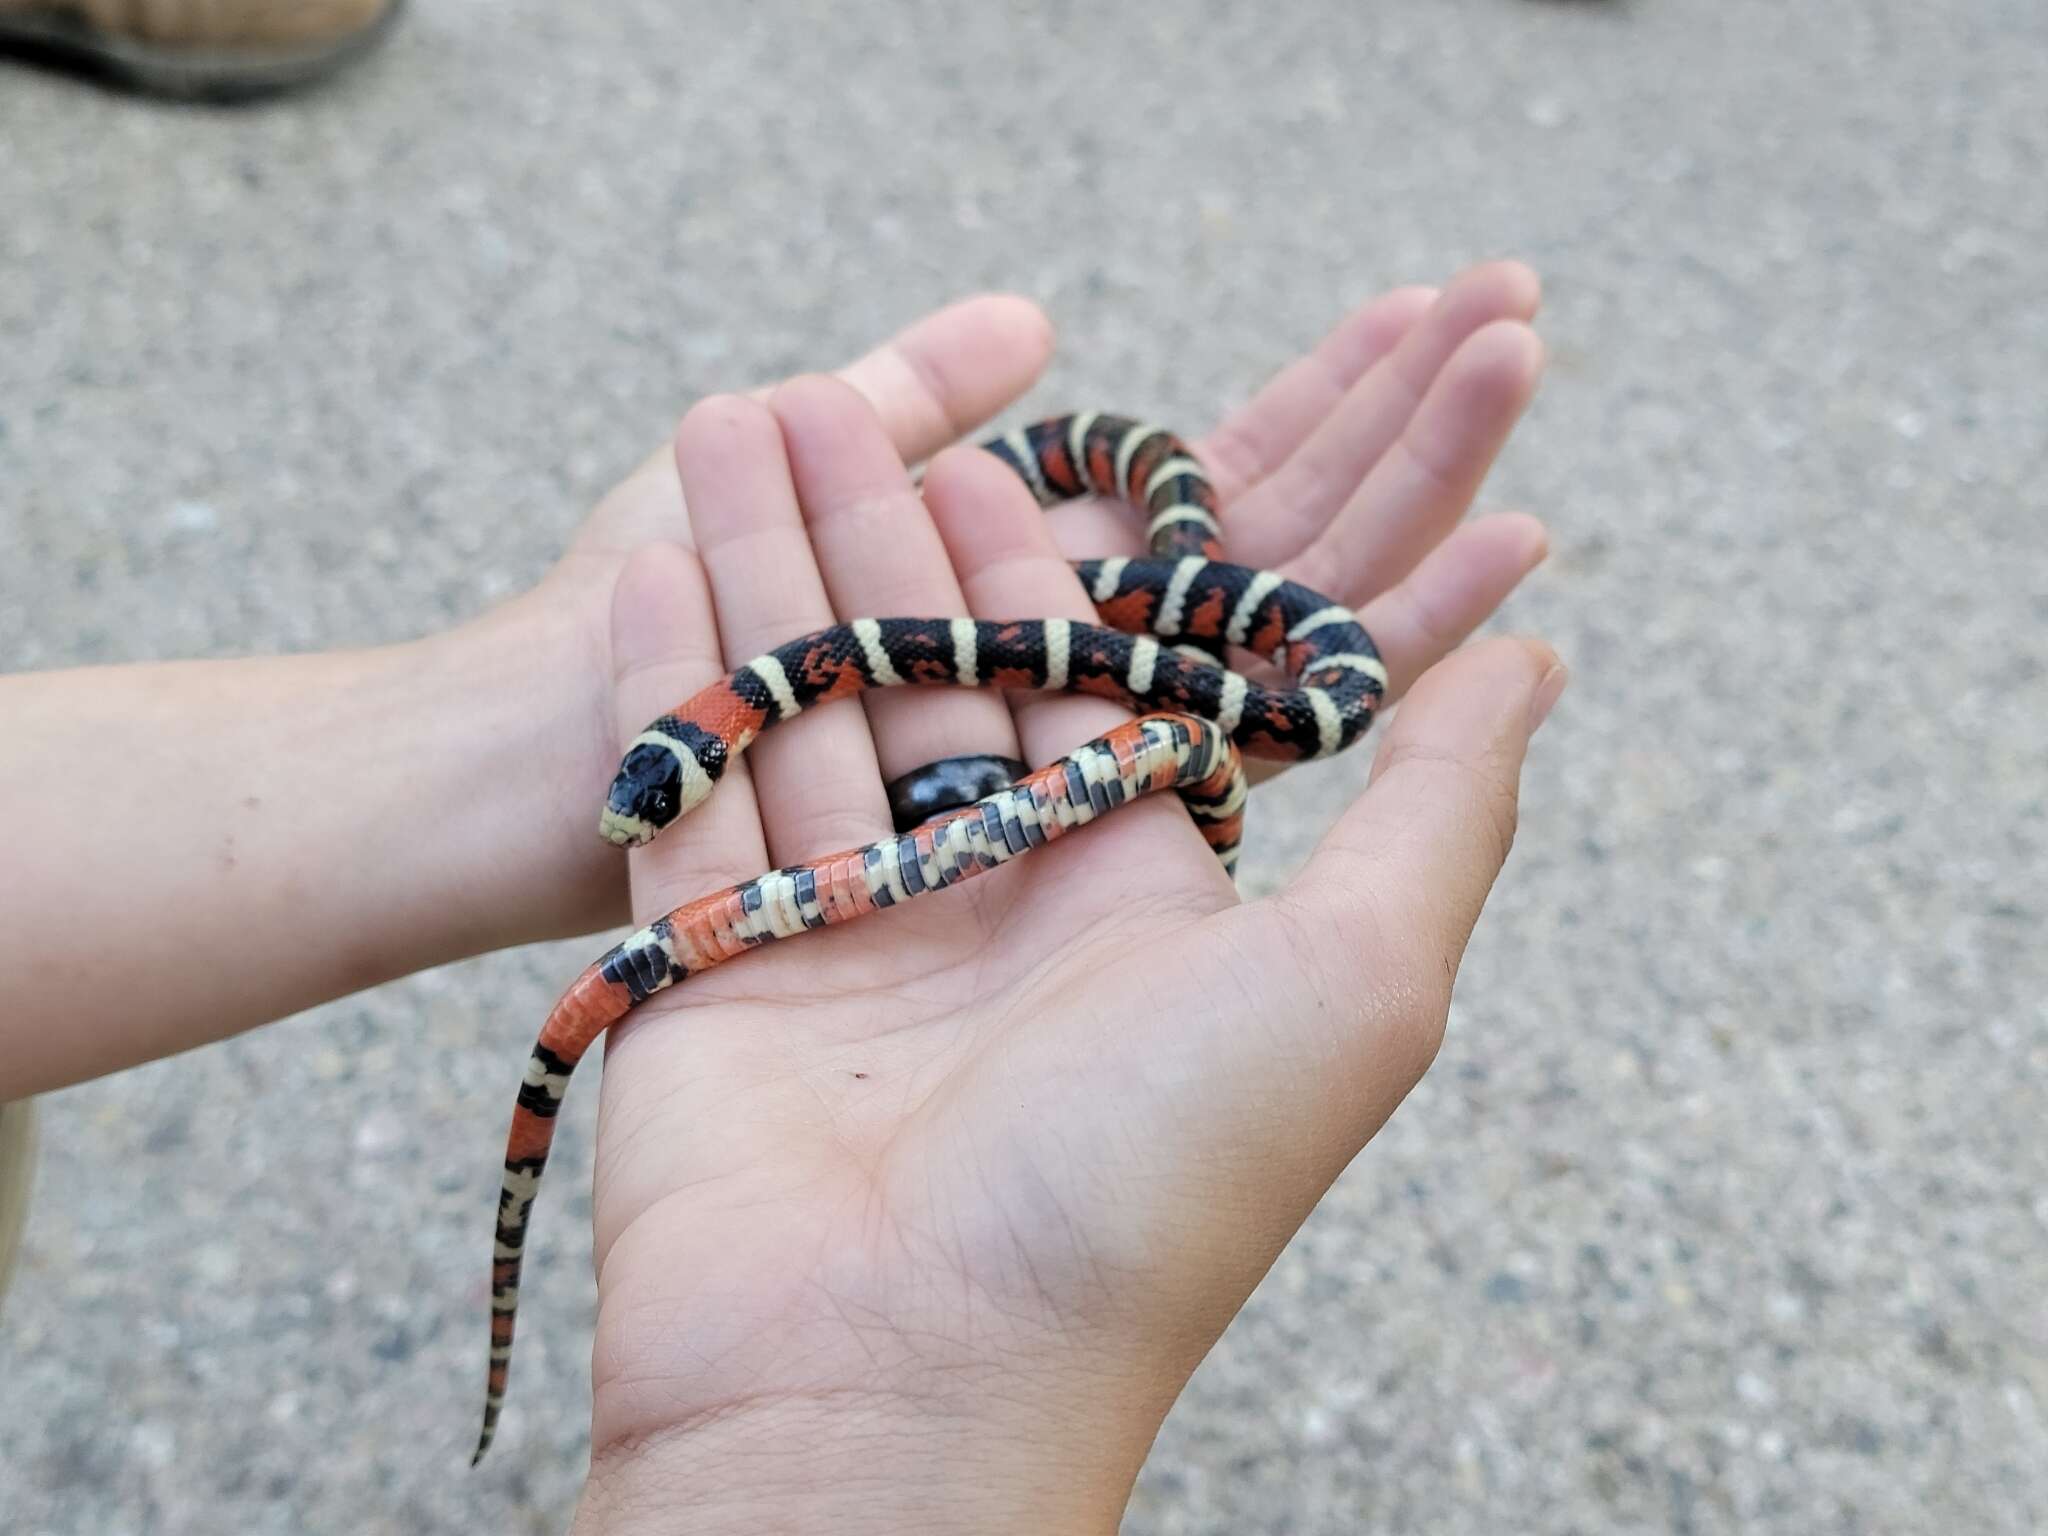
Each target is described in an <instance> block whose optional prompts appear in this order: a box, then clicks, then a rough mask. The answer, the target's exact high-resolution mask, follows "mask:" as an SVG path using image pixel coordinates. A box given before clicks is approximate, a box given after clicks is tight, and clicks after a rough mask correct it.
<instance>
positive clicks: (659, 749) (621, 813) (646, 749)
mask: <svg viewBox="0 0 2048 1536" xmlns="http://www.w3.org/2000/svg"><path fill="white" fill-rule="evenodd" d="M652 736H653V733H652V732H650V733H649V734H648V735H647V736H643V737H641V738H640V739H639V740H638V741H636V742H634V743H633V745H632V746H631V747H630V748H628V749H627V751H626V758H625V761H624V762H622V763H621V764H620V765H619V772H618V776H617V777H616V778H614V779H613V780H612V788H611V793H610V794H609V795H607V796H606V797H605V807H604V815H603V817H602V818H600V819H599V821H598V827H597V830H598V832H599V834H600V835H601V836H602V837H603V838H604V840H605V841H606V842H608V843H616V844H617V845H618V846H620V847H621V848H638V847H640V846H641V845H642V844H643V843H649V842H652V841H653V840H654V837H655V835H656V834H657V833H658V832H660V831H661V829H662V828H663V827H665V826H667V825H668V824H669V823H670V822H672V821H674V820H675V819H676V818H677V817H678V816H680V815H682V814H683V812H684V811H686V810H688V809H689V808H690V807H689V804H687V803H685V799H684V789H683V785H684V770H683V754H685V753H687V751H688V750H689V749H688V748H686V747H684V746H683V745H682V743H680V742H676V741H671V740H667V739H650V738H652ZM690 766H691V767H692V768H695V767H696V766H697V765H696V763H695V761H694V760H692V762H691V763H690ZM698 771H699V773H700V775H701V773H702V770H701V769H699V770H698Z"/></svg>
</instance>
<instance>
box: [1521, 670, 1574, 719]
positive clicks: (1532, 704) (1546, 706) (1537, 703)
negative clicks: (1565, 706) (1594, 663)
mask: <svg viewBox="0 0 2048 1536" xmlns="http://www.w3.org/2000/svg"><path fill="white" fill-rule="evenodd" d="M1571 680H1572V673H1571V668H1569V667H1567V666H1566V665H1565V664H1564V663H1563V662H1561V661H1560V662H1558V663H1557V664H1556V665H1555V666H1553V667H1552V668H1551V669H1550V670H1549V671H1548V672H1546V673H1544V674H1543V681H1542V682H1540V683H1538V684H1537V685H1536V696H1535V697H1534V698H1532V699H1530V701H1529V734H1530V735H1531V736H1534V735H1535V734H1536V732H1537V730H1538V729H1539V728H1540V727H1541V726H1542V724H1543V722H1544V721H1545V720H1548V719H1549V718H1550V710H1551V706H1553V705H1554V704H1556V703H1557V700H1558V696H1559V695H1560V694H1562V693H1563V692H1564V685H1565V684H1566V683H1568V682H1570V681H1571Z"/></svg>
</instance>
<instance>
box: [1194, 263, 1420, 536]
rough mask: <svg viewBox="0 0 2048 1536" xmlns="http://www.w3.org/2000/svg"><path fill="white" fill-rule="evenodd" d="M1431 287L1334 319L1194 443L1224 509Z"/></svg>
mask: <svg viewBox="0 0 2048 1536" xmlns="http://www.w3.org/2000/svg"><path fill="white" fill-rule="evenodd" d="M1436 298H1437V291H1436V289H1434V288H1421V287H1416V288H1396V289H1394V290H1393V291H1392V292H1391V293H1383V294H1381V295H1380V296H1379V297H1378V298H1376V299H1374V300H1372V301H1371V302H1370V303H1367V304H1362V305H1360V306H1359V307H1358V308H1357V309H1354V310H1353V311H1352V312H1351V313H1350V314H1348V315H1346V316H1345V317H1344V319H1343V320H1341V321H1340V322H1339V323H1338V325H1337V327H1336V329H1335V330H1333V331H1331V332H1330V334H1329V335H1327V336H1325V337H1324V338H1323V339H1322V340H1321V341H1320V342H1318V343H1316V346H1315V350H1314V351H1312V352H1309V353H1308V354H1307V355H1306V356H1303V357H1298V358H1296V359H1295V360H1294V361H1293V362H1291V363H1289V364H1288V365H1287V366H1286V367H1285V368H1282V369H1281V370H1280V371H1279V372H1278V373H1276V374H1274V375H1273V377H1272V378H1271V379H1270V380H1269V381H1268V382H1267V384H1266V386H1265V387H1264V388H1263V389H1261V390H1260V391H1259V392H1258V393H1257V394H1256V395H1254V396H1253V397H1252V398H1251V400H1250V401H1249V402H1247V403H1246V404H1245V405H1244V406H1242V407H1240V408H1239V409H1238V410H1236V411H1234V412H1232V413H1231V414H1230V415H1229V416H1228V417H1226V418H1225V419H1224V421H1223V424H1222V425H1221V426H1219V427H1217V428H1216V430H1215V431H1213V432H1211V433H1210V434H1209V435H1208V436H1207V437H1205V438H1203V439H1202V440H1201V441H1200V442H1198V443H1196V444H1195V456H1196V457H1197V458H1199V459H1200V460H1201V461H1202V464H1203V467H1204V468H1206V469H1207V470H1208V471H1209V479H1210V481H1211V482H1212V483H1213V484H1214V485H1215V487H1216V490H1217V493H1218V495H1220V496H1221V497H1222V498H1223V502H1224V505H1225V506H1228V505H1229V504H1230V503H1231V502H1233V501H1235V500H1237V499H1238V497H1240V496H1242V495H1243V494H1244V493H1245V492H1246V491H1248V490H1250V489H1251V487H1253V486H1254V485H1256V484H1258V483H1259V481H1261V480H1263V479H1265V478H1266V476H1267V475H1270V474H1271V473H1272V472H1273V471H1274V470H1276V469H1278V468H1279V467H1280V466H1281V465H1282V464H1284V463H1285V462H1286V461H1287V456H1288V455H1289V454H1291V453H1293V452H1294V450H1295V449H1297V448H1299V447H1300V446H1301V445H1302V443H1303V442H1304V441H1305V440H1306V439H1307V437H1308V435H1309V433H1310V432H1312V431H1314V430H1315V428H1316V426H1317V424H1318V423H1320V422H1321V421H1322V420H1323V418H1324V417H1326V416H1328V415H1329V414H1330V412H1331V411H1333V410H1335V409H1336V408H1337V405H1338V402H1340V401H1341V400H1342V399H1343V398H1344V394H1345V392H1346V391H1347V390H1349V389H1350V388H1351V386H1352V385H1353V384H1356V383H1357V382H1358V381H1359V380H1360V379H1361V378H1363V377H1364V376H1365V372H1366V370H1367V369H1368V368H1370V367H1372V365H1373V364H1375V363H1377V362H1378V361H1379V360H1380V359H1381V358H1383V357H1385V356H1386V355H1387V354H1388V353H1389V352H1391V351H1393V350H1394V348H1395V347H1396V346H1397V345H1399V344H1400V341H1401V338H1402V337H1404V336H1406V335H1407V334H1408V332H1409V331H1410V330H1411V329H1412V328H1413V327H1414V325H1415V323H1416V322H1417V321H1418V320H1420V319H1421V318H1422V316H1423V315H1424V314H1426V313H1427V312H1428V310H1429V307H1430V305H1432V304H1434V303H1435V302H1436Z"/></svg>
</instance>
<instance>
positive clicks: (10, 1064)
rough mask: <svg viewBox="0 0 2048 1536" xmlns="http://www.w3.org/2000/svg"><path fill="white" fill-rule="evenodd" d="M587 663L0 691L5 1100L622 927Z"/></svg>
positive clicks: (562, 641) (516, 633)
mask: <svg viewBox="0 0 2048 1536" xmlns="http://www.w3.org/2000/svg"><path fill="white" fill-rule="evenodd" d="M585 644H587V637H582V636H578V635H576V634H575V633H573V632H572V631H570V630H569V629H568V628H566V627H565V626H564V625H562V624H558V623H556V622H554V620H553V619H552V617H551V615H550V613H549V611H548V610H545V609H543V608H541V607H540V606H538V605H532V604H527V605H523V606H520V605H516V606H515V607H514V608H512V609H508V610H504V611H501V613H499V614H497V615H493V616H492V617H490V618H487V619H485V620H483V621H480V622H479V623H476V624H473V625H469V626H466V627H465V628H463V629H461V630H458V631H455V632H452V633H450V634H447V635H442V636H437V637H435V638H432V639H429V640H424V641H418V642H414V643H410V644H406V645H399V646H390V647H384V648H380V649H374V650H365V651H351V652H337V653H331V654H325V655H311V656H292V657H275V658H257V659H251V660H242V661H220V662H187V663H171V664H165V665H152V666H130V667H106V668H89V669H80V670H76V671H67V672H56V673H41V674H32V675H26V676H16V677H6V678H0V849H4V850H5V855H4V858H5V878H4V879H0V1100H5V1099H9V1098H14V1097H19V1096H21V1095H23V1094H27V1093H33V1092H36V1091H39V1090H42V1089H47V1088H52V1087H57V1086H61V1085H63V1084H65V1083H70V1082H76V1081H78V1080H80V1079H82V1078H86V1077H90V1076H94V1075H96V1074H99V1073H102V1072H107V1071H111V1070H113V1069H115V1068H118V1067H122V1066H128V1065H132V1064H134V1063H137V1062H141V1061H145V1060H149V1059H151V1058H154V1057H157V1056H163V1055H168V1054H171V1053H173V1052H176V1051H182V1050H186V1049H188V1048H190V1047H192V1046H195V1045H201V1044H204V1043H206V1042H208V1041H211V1040H216V1039H220V1038H222V1037H224V1036H227V1035H230V1034H234V1033H236V1032H238V1031H240V1030H243V1029H247V1028H249V1027H250V1026H252V1025H255V1024H260V1023H264V1022H267V1021H269V1020H271V1019H276V1018H280V1017H282V1016H284V1015H286V1014H289V1013H294V1012H296V1011H298V1010H300V1009H302V1008H306V1007H308V1006H310V1005H312V1004H314V1003H318V1002H321V1001H324V1000H326V999H328V998H333V997H338V996H342V995H344V994H346V993H349V992H352V991H355V990H358V989H360V988H363V987H367V986H372V985H375V984H376V983H379V982H383V981H387V980H390V979H392V978H393V977H397V976H401V975H405V974H407V973H409V972H412V971H415V970H419V969H421V968H423V967H426V966H431V965H437V964H441V963H444V962H446V961H450V960H454V959H458V958H461V957H463V956H465V955H470V954H474V953H478V952H480V951H483V950H488V949H492V948H497V947H500V946H503V945H507V944H513V943H519V942H524V941H528V940H532V939H537V938H544V937H550V936H555V935H559V934H563V933H567V932H573V931H577V930H579V929H587V928H589V927H592V926H596V925H599V924H601V923H604V922H607V921H616V920H620V919H622V918H623V915H624V879H623V871H622V870H621V869H620V867H619V863H618V860H617V855H616V853H615V852H614V851H613V850H610V849H607V848H605V847H603V846H602V845H601V844H600V843H598V841H597V839H596V836H595V833H594V830H593V829H594V827H595V821H594V816H595V811H594V809H593V810H592V811H591V814H589V815H583V814H579V813H580V811H581V810H582V809H583V808H584V803H585V802H586V801H589V800H590V798H591V796H593V795H596V794H600V793H601V792H602V787H603V774H604V765H603V764H602V763H599V762H596V761H595V756H596V754H597V753H598V751H599V750H600V749H601V746H602V744H603V735H602V733H601V730H600V728H599V727H598V726H596V725H595V724H594V723H593V721H594V717H593V716H592V715H591V713H590V711H591V709H592V708H593V704H592V701H591V698H590V695H592V694H594V693H595V692H596V690H595V689H593V688H591V687H589V686H588V684H587V683H585V684H584V685H583V686H581V687H578V686H575V684H576V683H577V681H578V666H579V662H578V659H577V657H576V656H575V655H574V654H573V653H574V650H575V648H576V647H578V646H581V645H585ZM585 665H587V663H585Z"/></svg>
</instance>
